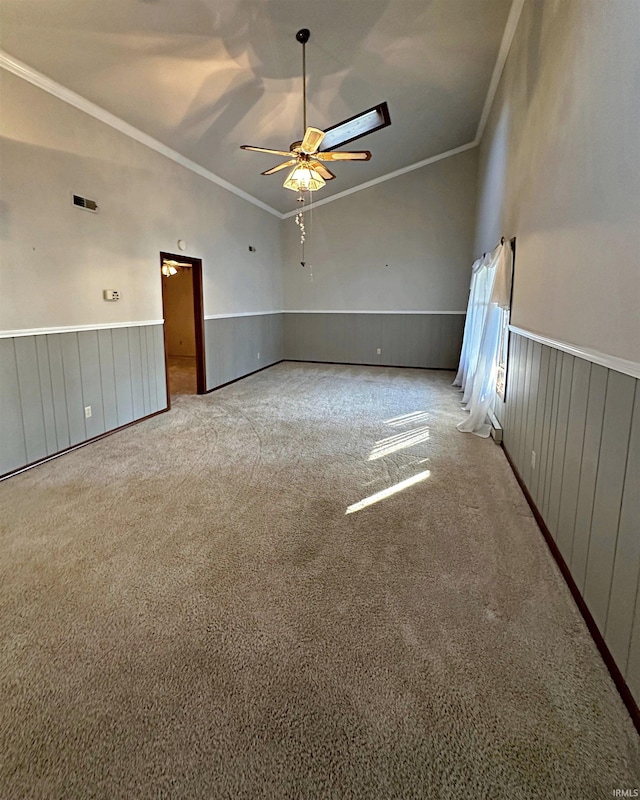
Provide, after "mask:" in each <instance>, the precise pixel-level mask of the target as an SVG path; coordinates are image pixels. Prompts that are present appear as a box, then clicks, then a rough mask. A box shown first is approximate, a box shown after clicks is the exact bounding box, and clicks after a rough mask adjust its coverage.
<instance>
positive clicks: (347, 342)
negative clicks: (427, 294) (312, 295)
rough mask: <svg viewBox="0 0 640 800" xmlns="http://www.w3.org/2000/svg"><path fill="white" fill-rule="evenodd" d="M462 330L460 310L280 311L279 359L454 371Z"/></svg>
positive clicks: (462, 320) (462, 317)
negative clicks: (281, 337)
mask: <svg viewBox="0 0 640 800" xmlns="http://www.w3.org/2000/svg"><path fill="white" fill-rule="evenodd" d="M463 329H464V314H376V313H366V314H360V313H350V312H344V313H331V312H326V313H325V312H319V313H309V312H288V313H286V314H284V357H285V358H286V359H290V360H292V361H325V362H332V363H338V364H384V365H385V366H394V367H426V368H431V369H457V366H458V360H459V357H460V347H461V344H462V333H463ZM378 348H379V349H380V351H381V352H380V354H378V352H377V350H378Z"/></svg>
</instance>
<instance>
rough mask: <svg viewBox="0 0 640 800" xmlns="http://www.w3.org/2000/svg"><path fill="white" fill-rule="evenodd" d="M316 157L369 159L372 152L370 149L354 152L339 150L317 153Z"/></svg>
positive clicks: (328, 159) (323, 159) (321, 158)
mask: <svg viewBox="0 0 640 800" xmlns="http://www.w3.org/2000/svg"><path fill="white" fill-rule="evenodd" d="M314 158H318V159H320V161H369V159H370V158H371V153H370V152H369V151H368V150H356V151H354V152H353V153H347V152H345V151H344V150H338V151H336V152H332V153H324V152H323V153H316V154H315V156H314Z"/></svg>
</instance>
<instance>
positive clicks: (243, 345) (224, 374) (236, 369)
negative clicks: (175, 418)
mask: <svg viewBox="0 0 640 800" xmlns="http://www.w3.org/2000/svg"><path fill="white" fill-rule="evenodd" d="M205 351H206V356H207V389H215V388H216V386H222V385H223V384H225V383H229V381H233V380H236V378H241V377H242V376H243V375H248V374H249V373H250V372H255V371H256V370H258V369H262V368H263V367H268V366H269V365H270V364H275V363H276V362H278V361H281V360H282V358H283V343H282V314H251V315H242V316H234V317H222V318H218V319H207V320H205Z"/></svg>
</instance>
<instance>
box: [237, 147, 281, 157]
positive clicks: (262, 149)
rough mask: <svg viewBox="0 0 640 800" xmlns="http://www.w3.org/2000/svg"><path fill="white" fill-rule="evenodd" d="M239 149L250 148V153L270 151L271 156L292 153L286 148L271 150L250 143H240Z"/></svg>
mask: <svg viewBox="0 0 640 800" xmlns="http://www.w3.org/2000/svg"><path fill="white" fill-rule="evenodd" d="M240 149H241V150H251V152H252V153H270V154H271V155H272V156H290V155H293V153H290V152H289V151H288V150H271V149H269V148H268V147H254V146H253V145H251V144H241V145H240Z"/></svg>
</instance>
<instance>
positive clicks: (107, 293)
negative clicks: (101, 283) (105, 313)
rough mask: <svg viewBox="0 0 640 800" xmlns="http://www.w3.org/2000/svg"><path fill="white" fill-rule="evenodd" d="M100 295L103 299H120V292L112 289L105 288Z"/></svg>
mask: <svg viewBox="0 0 640 800" xmlns="http://www.w3.org/2000/svg"><path fill="white" fill-rule="evenodd" d="M102 296H103V297H104V299H105V300H119V299H120V292H115V291H113V290H112V289H105V290H104V291H103V292H102Z"/></svg>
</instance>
